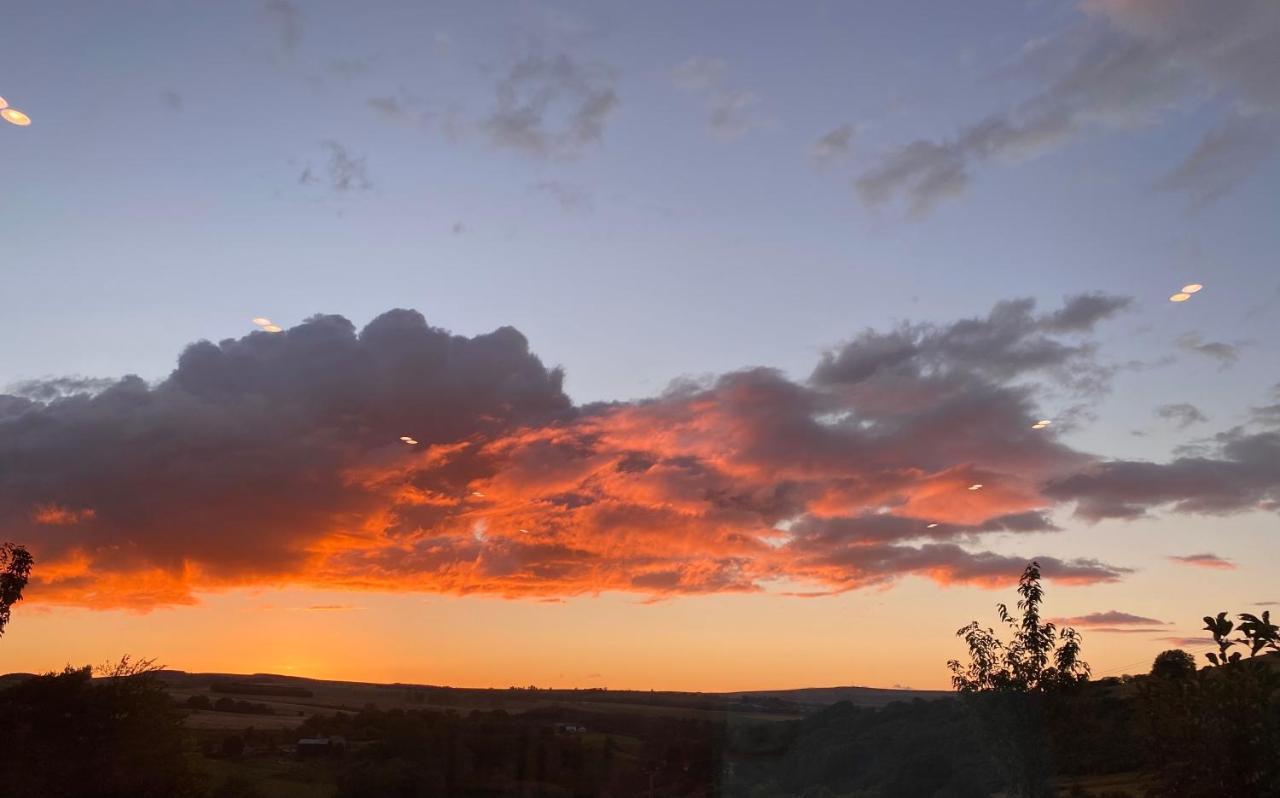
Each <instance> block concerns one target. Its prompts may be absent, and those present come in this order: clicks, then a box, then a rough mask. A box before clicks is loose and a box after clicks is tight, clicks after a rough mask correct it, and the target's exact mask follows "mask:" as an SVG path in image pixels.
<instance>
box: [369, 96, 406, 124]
mask: <svg viewBox="0 0 1280 798" xmlns="http://www.w3.org/2000/svg"><path fill="white" fill-rule="evenodd" d="M365 105H367V106H369V107H370V108H372V109H373V110H375V111H377V112H378V113H380V114H382V115H383V116H386V117H389V118H392V119H402V118H404V115H405V110H404V106H403V105H401V103H400V101H399V100H397V99H396V98H395V97H370V98H369V99H367V100H365Z"/></svg>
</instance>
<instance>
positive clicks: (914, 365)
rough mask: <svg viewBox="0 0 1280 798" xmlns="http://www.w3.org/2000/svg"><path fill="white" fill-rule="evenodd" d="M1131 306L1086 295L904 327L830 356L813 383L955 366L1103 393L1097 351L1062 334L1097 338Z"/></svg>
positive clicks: (863, 338)
mask: <svg viewBox="0 0 1280 798" xmlns="http://www.w3.org/2000/svg"><path fill="white" fill-rule="evenodd" d="M1129 303H1130V300H1129V299H1128V298H1126V297H1116V296H1109V295H1104V294H1080V295H1077V296H1074V297H1070V298H1068V299H1067V300H1066V302H1065V303H1064V306H1063V307H1062V308H1060V309H1058V310H1056V311H1053V312H1051V313H1047V314H1036V313H1035V301H1034V300H1031V299H1018V300H1007V301H1004V302H1000V303H998V304H997V305H996V306H995V307H994V308H993V309H992V310H991V312H990V313H989V314H988V315H987V316H986V317H985V318H973V319H964V320H961V321H957V322H954V323H952V324H949V325H945V326H940V325H936V324H917V325H904V326H901V327H899V328H898V329H897V330H894V331H893V332H890V333H880V332H875V331H867V332H865V333H863V334H861V335H860V336H858V337H857V338H855V339H853V340H852V341H851V342H850V343H849V344H847V345H846V346H844V347H842V348H840V349H837V350H834V351H830V352H827V353H826V354H825V355H824V356H823V358H822V361H821V363H819V365H818V368H817V369H816V370H815V371H814V373H813V379H814V381H816V382H818V383H822V384H836V383H857V382H859V381H861V380H863V379H865V378H866V377H869V376H872V375H874V374H876V373H877V372H881V371H884V372H902V371H907V372H911V373H920V372H921V371H922V370H923V369H931V370H936V369H937V368H939V367H940V366H950V367H953V368H955V369H956V370H957V371H964V372H969V373H976V374H983V375H986V376H988V377H991V378H993V379H999V380H1007V379H1011V378H1013V377H1017V376H1020V375H1025V374H1034V373H1039V374H1042V375H1043V374H1048V375H1051V376H1053V377H1055V378H1056V379H1058V380H1060V381H1062V382H1063V383H1065V384H1070V385H1073V386H1075V387H1077V388H1079V389H1081V390H1085V391H1087V390H1099V389H1101V388H1103V387H1104V385H1105V382H1106V378H1107V376H1108V372H1107V370H1106V369H1103V368H1101V367H1099V366H1098V365H1097V364H1096V362H1095V361H1094V358H1093V354H1094V351H1095V348H1094V346H1093V345H1091V344H1089V343H1087V342H1082V341H1070V340H1068V341H1064V340H1063V339H1062V335H1063V334H1075V333H1086V332H1089V331H1090V330H1092V328H1093V327H1094V326H1095V325H1096V324H1097V323H1099V322H1100V321H1102V320H1104V319H1107V318H1110V317H1111V316H1113V315H1115V314H1116V313H1118V312H1119V311H1121V310H1122V309H1124V308H1126V307H1127V306H1128V305H1129Z"/></svg>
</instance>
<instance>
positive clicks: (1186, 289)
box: [1182, 283, 1204, 294]
mask: <svg viewBox="0 0 1280 798" xmlns="http://www.w3.org/2000/svg"><path fill="white" fill-rule="evenodd" d="M1203 289H1204V286H1203V285H1200V284H1199V283H1187V284H1186V285H1184V286H1182V293H1184V294H1194V293H1197V292H1199V291H1201V290H1203Z"/></svg>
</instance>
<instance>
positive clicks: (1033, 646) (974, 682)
mask: <svg viewBox="0 0 1280 798" xmlns="http://www.w3.org/2000/svg"><path fill="white" fill-rule="evenodd" d="M1018 595H1019V596H1020V597H1021V598H1019V599H1018V604H1017V608H1018V610H1019V611H1021V613H1022V617H1021V618H1015V617H1014V616H1012V615H1011V614H1010V613H1009V608H1008V607H1007V606H1005V605H1004V604H997V605H996V609H997V610H998V611H999V614H1000V620H1001V621H1002V622H1004V624H1005V625H1006V626H1008V627H1009V629H1010V630H1011V631H1012V633H1013V637H1012V639H1011V640H1010V641H1009V642H1008V643H1005V642H1003V641H1002V640H1001V639H1000V638H999V637H997V636H996V633H995V630H994V629H991V628H989V627H988V628H986V629H983V628H982V627H981V626H979V625H978V622H977V621H972V622H971V623H969V625H968V626H964V627H962V628H960V629H959V630H958V631H956V636H957V637H962V638H964V641H965V643H966V644H968V646H969V665H968V667H965V666H964V665H962V664H961V663H960V662H959V661H958V660H954V659H953V660H951V661H950V662H948V663H947V667H948V668H950V669H951V683H952V685H954V686H955V688H956V690H957V691H959V692H961V693H980V692H987V691H1009V692H1015V693H1039V692H1050V691H1053V690H1058V689H1062V688H1065V687H1070V686H1072V685H1076V684H1079V683H1081V682H1084V681H1087V680H1088V678H1089V664H1088V663H1087V662H1085V661H1084V660H1082V659H1080V642H1081V640H1080V635H1079V633H1077V632H1076V630H1074V629H1072V628H1070V627H1063V628H1062V629H1058V628H1057V627H1056V626H1055V625H1054V624H1053V623H1052V622H1048V621H1046V622H1044V623H1041V622H1040V605H1041V604H1042V603H1043V602H1044V588H1042V587H1041V586H1040V563H1038V562H1031V563H1028V564H1027V567H1026V569H1025V570H1023V572H1022V577H1021V578H1020V579H1019V580H1018Z"/></svg>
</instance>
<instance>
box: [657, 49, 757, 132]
mask: <svg viewBox="0 0 1280 798" xmlns="http://www.w3.org/2000/svg"><path fill="white" fill-rule="evenodd" d="M727 73H728V70H727V68H726V66H725V62H724V61H722V60H721V59H719V58H690V59H689V60H687V61H685V62H684V63H682V64H680V65H679V66H677V67H676V68H675V69H673V70H671V79H672V81H673V82H674V83H675V84H676V86H677V87H679V88H681V89H683V90H685V91H688V92H690V93H692V94H696V95H697V96H699V97H701V98H702V100H703V102H704V103H705V105H706V113H707V127H708V129H710V130H711V132H712V133H714V134H715V135H717V136H721V137H725V138H732V137H734V136H740V135H742V134H743V133H745V132H747V131H748V130H750V129H752V128H753V127H757V126H758V125H760V124H762V123H763V119H762V118H761V117H760V116H759V114H758V107H759V105H760V98H759V97H757V96H756V95H755V94H754V93H752V92H750V91H746V90H744V89H741V88H738V87H736V86H734V85H732V83H731V82H730V81H729V79H728V74H727Z"/></svg>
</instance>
